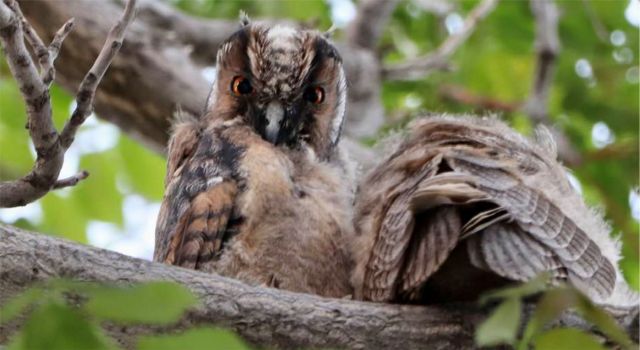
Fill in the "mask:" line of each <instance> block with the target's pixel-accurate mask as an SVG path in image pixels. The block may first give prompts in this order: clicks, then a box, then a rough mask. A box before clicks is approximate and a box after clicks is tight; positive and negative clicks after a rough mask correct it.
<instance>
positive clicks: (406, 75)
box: [382, 0, 498, 80]
mask: <svg viewBox="0 0 640 350" xmlns="http://www.w3.org/2000/svg"><path fill="white" fill-rule="evenodd" d="M497 3H498V0H482V2H480V3H479V4H478V5H476V7H475V8H474V9H473V10H471V12H469V14H468V15H467V18H465V20H464V24H463V25H462V29H460V31H459V32H457V33H453V34H451V35H450V36H449V37H448V38H447V39H446V40H445V41H444V42H442V44H440V46H439V47H438V48H437V49H436V50H435V51H434V52H432V53H429V54H428V55H426V56H422V57H417V58H414V59H411V60H407V61H406V62H402V63H397V64H392V65H389V66H386V67H384V68H383V71H382V76H383V77H384V78H385V79H388V80H416V79H422V78H424V77H425V76H427V75H428V74H429V73H430V72H431V71H433V70H438V69H444V68H446V67H448V64H449V59H450V58H451V55H453V53H454V52H455V51H456V50H457V49H458V47H460V45H462V43H464V42H465V41H466V40H467V39H468V38H469V36H471V34H472V33H473V32H474V30H475V28H476V26H477V25H478V23H479V22H480V21H481V20H482V19H484V18H485V17H486V16H487V15H488V14H489V13H491V11H492V10H493V9H494V8H495V7H496V5H497Z"/></svg>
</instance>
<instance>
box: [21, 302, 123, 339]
mask: <svg viewBox="0 0 640 350" xmlns="http://www.w3.org/2000/svg"><path fill="white" fill-rule="evenodd" d="M111 348H113V347H112V345H111V344H109V342H108V341H107V338H106V337H105V336H104V335H103V334H102V333H101V331H100V330H99V329H98V328H97V327H94V326H93V325H91V324H90V323H89V322H88V321H87V320H85V319H84V318H83V317H82V315H80V314H79V313H78V311H76V310H74V309H72V308H70V307H68V306H66V305H63V304H59V303H56V302H51V303H46V304H44V305H42V306H40V307H39V308H38V309H36V310H35V311H34V312H33V313H32V314H31V317H29V319H28V320H27V321H26V323H25V325H24V327H23V328H22V330H21V331H20V333H19V334H17V335H16V337H15V338H14V339H13V341H12V342H11V343H10V344H9V349H10V350H21V349H28V350H39V349H43V350H45V349H46V350H58V349H59V350H68V349H95V350H99V349H111Z"/></svg>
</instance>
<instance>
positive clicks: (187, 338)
mask: <svg viewBox="0 0 640 350" xmlns="http://www.w3.org/2000/svg"><path fill="white" fill-rule="evenodd" d="M196 305H197V300H196V298H195V297H194V296H193V294H191V292H189V291H188V290H187V289H186V288H185V287H183V286H181V285H179V284H176V283H170V282H149V283H145V284H137V285H133V286H130V287H113V286H105V285H100V284H96V283H87V282H73V281H66V280H55V281H50V282H48V283H47V284H46V285H42V286H38V287H32V288H30V289H28V290H26V291H25V292H23V293H21V294H19V295H17V296H16V297H14V298H13V299H11V300H9V301H8V302H7V303H6V304H5V305H3V306H2V308H1V309H0V324H2V323H6V322H9V321H11V320H13V319H15V318H16V317H18V316H19V315H21V314H25V313H26V314H27V319H26V321H25V323H24V325H23V327H22V328H21V330H20V332H19V333H18V334H16V335H15V336H14V338H13V339H12V340H11V342H10V344H9V347H8V349H11V350H20V349H29V350H37V349H60V350H68V349H117V348H118V346H117V345H116V343H115V342H114V341H113V340H112V339H110V338H109V337H107V336H106V335H105V334H104V333H103V331H102V329H101V328H100V323H101V322H102V321H110V322H114V323H118V324H123V325H130V324H170V323H173V322H176V321H178V320H179V319H180V317H181V316H182V314H183V313H184V312H185V311H186V310H188V309H189V308H193V307H195V306H196ZM177 344H181V345H180V346H176V345H177ZM139 348H140V349H176V348H189V349H205V348H207V349H211V348H219V349H248V347H246V345H244V344H243V342H242V341H241V340H240V339H239V338H238V337H237V336H235V335H234V334H233V333H231V332H228V331H225V330H220V329H198V330H193V331H189V332H186V333H184V334H181V335H171V336H145V337H143V338H141V339H140V343H139Z"/></svg>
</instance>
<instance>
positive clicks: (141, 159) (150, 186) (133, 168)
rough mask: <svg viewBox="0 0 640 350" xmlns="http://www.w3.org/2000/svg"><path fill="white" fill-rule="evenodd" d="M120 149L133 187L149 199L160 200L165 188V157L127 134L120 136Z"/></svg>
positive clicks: (128, 178)
mask: <svg viewBox="0 0 640 350" xmlns="http://www.w3.org/2000/svg"><path fill="white" fill-rule="evenodd" d="M118 151H119V152H120V156H121V157H122V160H123V163H122V164H123V165H124V167H125V169H126V175H127V176H126V177H127V180H129V183H130V184H131V185H132V186H133V189H134V190H135V191H136V192H138V193H140V194H142V195H144V196H145V197H146V198H148V199H152V200H160V199H161V198H162V192H163V188H164V174H165V160H164V158H163V157H161V156H160V155H159V154H155V153H153V152H152V151H150V150H148V149H145V148H144V147H143V146H142V145H140V144H138V143H136V142H134V141H133V140H131V139H130V138H128V137H126V136H123V137H121V138H120V142H119V143H118Z"/></svg>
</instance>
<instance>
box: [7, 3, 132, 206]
mask: <svg viewBox="0 0 640 350" xmlns="http://www.w3.org/2000/svg"><path fill="white" fill-rule="evenodd" d="M134 6H135V0H130V1H129V3H128V6H127V10H126V11H125V14H124V16H123V19H122V20H121V21H120V22H118V23H117V24H116V25H115V26H114V29H113V30H112V32H113V33H115V34H114V35H113V36H109V39H110V40H109V41H108V44H107V45H105V49H103V52H101V54H100V55H99V56H98V58H97V59H96V63H95V64H94V66H93V67H92V69H91V70H90V72H89V74H87V77H86V78H85V80H84V81H83V83H82V84H81V88H80V92H79V93H78V97H77V101H78V108H76V111H75V112H74V114H73V115H72V117H71V122H70V123H68V124H67V125H70V124H71V125H72V126H73V128H69V129H71V130H67V128H65V129H64V130H63V133H62V135H58V132H57V130H56V129H55V127H54V125H53V120H52V117H51V99H50V97H49V84H50V83H51V81H52V80H53V77H54V74H55V72H54V67H53V61H54V60H55V58H56V56H57V54H58V52H59V50H60V46H61V45H62V41H63V40H64V38H65V37H66V36H67V34H68V33H69V31H70V30H71V28H72V26H73V21H72V20H70V21H67V22H66V23H65V24H64V25H63V26H62V28H60V29H59V30H58V31H57V32H56V34H55V35H54V38H53V41H52V43H51V45H50V46H49V47H46V46H45V45H44V43H43V41H42V39H40V37H39V36H38V35H37V34H36V32H35V30H34V29H33V28H32V27H31V25H30V24H29V23H28V22H27V21H26V19H25V18H24V16H23V15H22V11H21V10H20V7H19V6H18V4H17V3H16V2H15V1H14V0H3V1H2V2H0V42H1V43H2V48H3V50H4V53H5V56H6V59H7V62H8V63H9V68H10V69H11V72H12V74H13V76H14V78H15V79H16V82H17V84H18V86H19V88H20V91H21V92H22V96H23V98H24V101H25V103H26V105H27V118H28V122H27V127H28V129H29V135H30V137H31V140H32V141H33V144H34V147H35V149H36V153H37V160H36V163H35V164H34V166H33V168H32V170H31V172H30V173H29V174H27V175H26V176H24V177H23V178H21V179H18V180H15V181H6V182H0V207H15V206H21V205H25V204H27V203H30V202H33V201H34V200H36V199H38V198H40V197H42V196H44V195H45V194H46V193H47V192H49V191H50V190H52V189H54V188H60V187H67V186H72V185H75V184H76V183H78V181H80V180H82V179H84V178H86V177H87V175H88V174H85V173H81V174H78V175H76V176H74V177H71V178H69V179H63V180H60V181H58V175H59V174H60V169H61V168H62V164H63V162H64V153H65V151H66V149H67V148H68V147H69V145H70V144H71V141H72V140H73V134H74V133H75V130H77V127H79V126H80V124H81V123H82V121H84V119H86V116H87V115H88V114H89V112H90V109H91V103H92V101H93V94H94V93H95V89H96V86H97V85H98V83H99V82H100V79H101V78H102V76H103V75H104V72H105V71H106V69H107V67H108V66H109V64H110V62H111V60H112V59H113V56H114V55H115V53H117V50H118V48H119V47H120V45H121V42H122V34H123V32H124V30H125V29H126V26H127V25H128V24H129V23H130V22H131V20H132V19H133V7H134ZM25 37H26V38H27V40H28V42H29V43H30V45H31V46H32V48H33V50H34V52H35V53H36V56H37V58H38V62H39V64H40V68H41V72H40V73H41V75H39V74H38V70H37V69H36V67H35V64H34V62H33V60H32V59H31V56H30V55H29V52H28V51H27V48H26V46H25V42H24V39H25ZM78 111H79V112H78ZM77 115H80V116H81V117H78V116H77ZM74 116H76V117H75V118H74ZM63 136H64V137H63Z"/></svg>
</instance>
